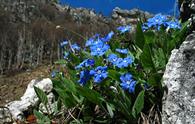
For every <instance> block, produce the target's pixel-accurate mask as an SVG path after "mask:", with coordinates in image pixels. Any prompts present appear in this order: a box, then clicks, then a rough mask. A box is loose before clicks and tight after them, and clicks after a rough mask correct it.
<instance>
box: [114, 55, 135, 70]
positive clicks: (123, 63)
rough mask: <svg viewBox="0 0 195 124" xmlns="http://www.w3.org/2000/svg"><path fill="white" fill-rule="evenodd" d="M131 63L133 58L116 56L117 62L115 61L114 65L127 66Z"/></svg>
mask: <svg viewBox="0 0 195 124" xmlns="http://www.w3.org/2000/svg"><path fill="white" fill-rule="evenodd" d="M132 63H133V58H132V57H130V56H128V57H126V58H124V59H122V58H118V60H117V62H116V66H117V67H118V68H124V67H128V66H129V65H131V64H132Z"/></svg>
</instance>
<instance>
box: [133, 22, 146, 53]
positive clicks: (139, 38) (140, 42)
mask: <svg viewBox="0 0 195 124" xmlns="http://www.w3.org/2000/svg"><path fill="white" fill-rule="evenodd" d="M135 44H136V45H137V46H138V47H139V48H140V49H143V47H144V44H145V38H144V33H143V31H142V27H141V23H138V24H137V29H136V36H135Z"/></svg>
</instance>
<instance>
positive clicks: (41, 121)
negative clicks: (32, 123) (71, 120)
mask: <svg viewBox="0 0 195 124" xmlns="http://www.w3.org/2000/svg"><path fill="white" fill-rule="evenodd" d="M33 114H34V115H35V117H36V118H37V123H38V124H50V122H51V121H50V119H49V118H48V117H47V116H45V115H43V114H42V113H40V112H38V111H37V110H33Z"/></svg>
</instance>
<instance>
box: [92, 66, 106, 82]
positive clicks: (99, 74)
mask: <svg viewBox="0 0 195 124" xmlns="http://www.w3.org/2000/svg"><path fill="white" fill-rule="evenodd" d="M107 68H108V67H107V66H104V67H103V66H98V67H97V68H96V69H95V70H91V71H90V75H93V76H94V82H95V83H100V82H102V80H104V79H105V78H107V77H108V72H107Z"/></svg>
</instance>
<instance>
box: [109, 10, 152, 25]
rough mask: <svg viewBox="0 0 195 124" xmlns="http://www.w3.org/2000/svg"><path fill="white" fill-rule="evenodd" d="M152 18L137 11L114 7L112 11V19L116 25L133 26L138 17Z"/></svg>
mask: <svg viewBox="0 0 195 124" xmlns="http://www.w3.org/2000/svg"><path fill="white" fill-rule="evenodd" d="M152 16H153V15H152V14H150V13H149V12H145V11H142V10H139V9H131V10H124V9H121V8H119V7H116V8H114V9H113V11H112V19H113V20H115V21H116V22H117V23H118V24H122V25H127V24H135V23H136V22H137V21H138V18H140V17H141V18H143V19H147V18H150V17H152Z"/></svg>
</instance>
